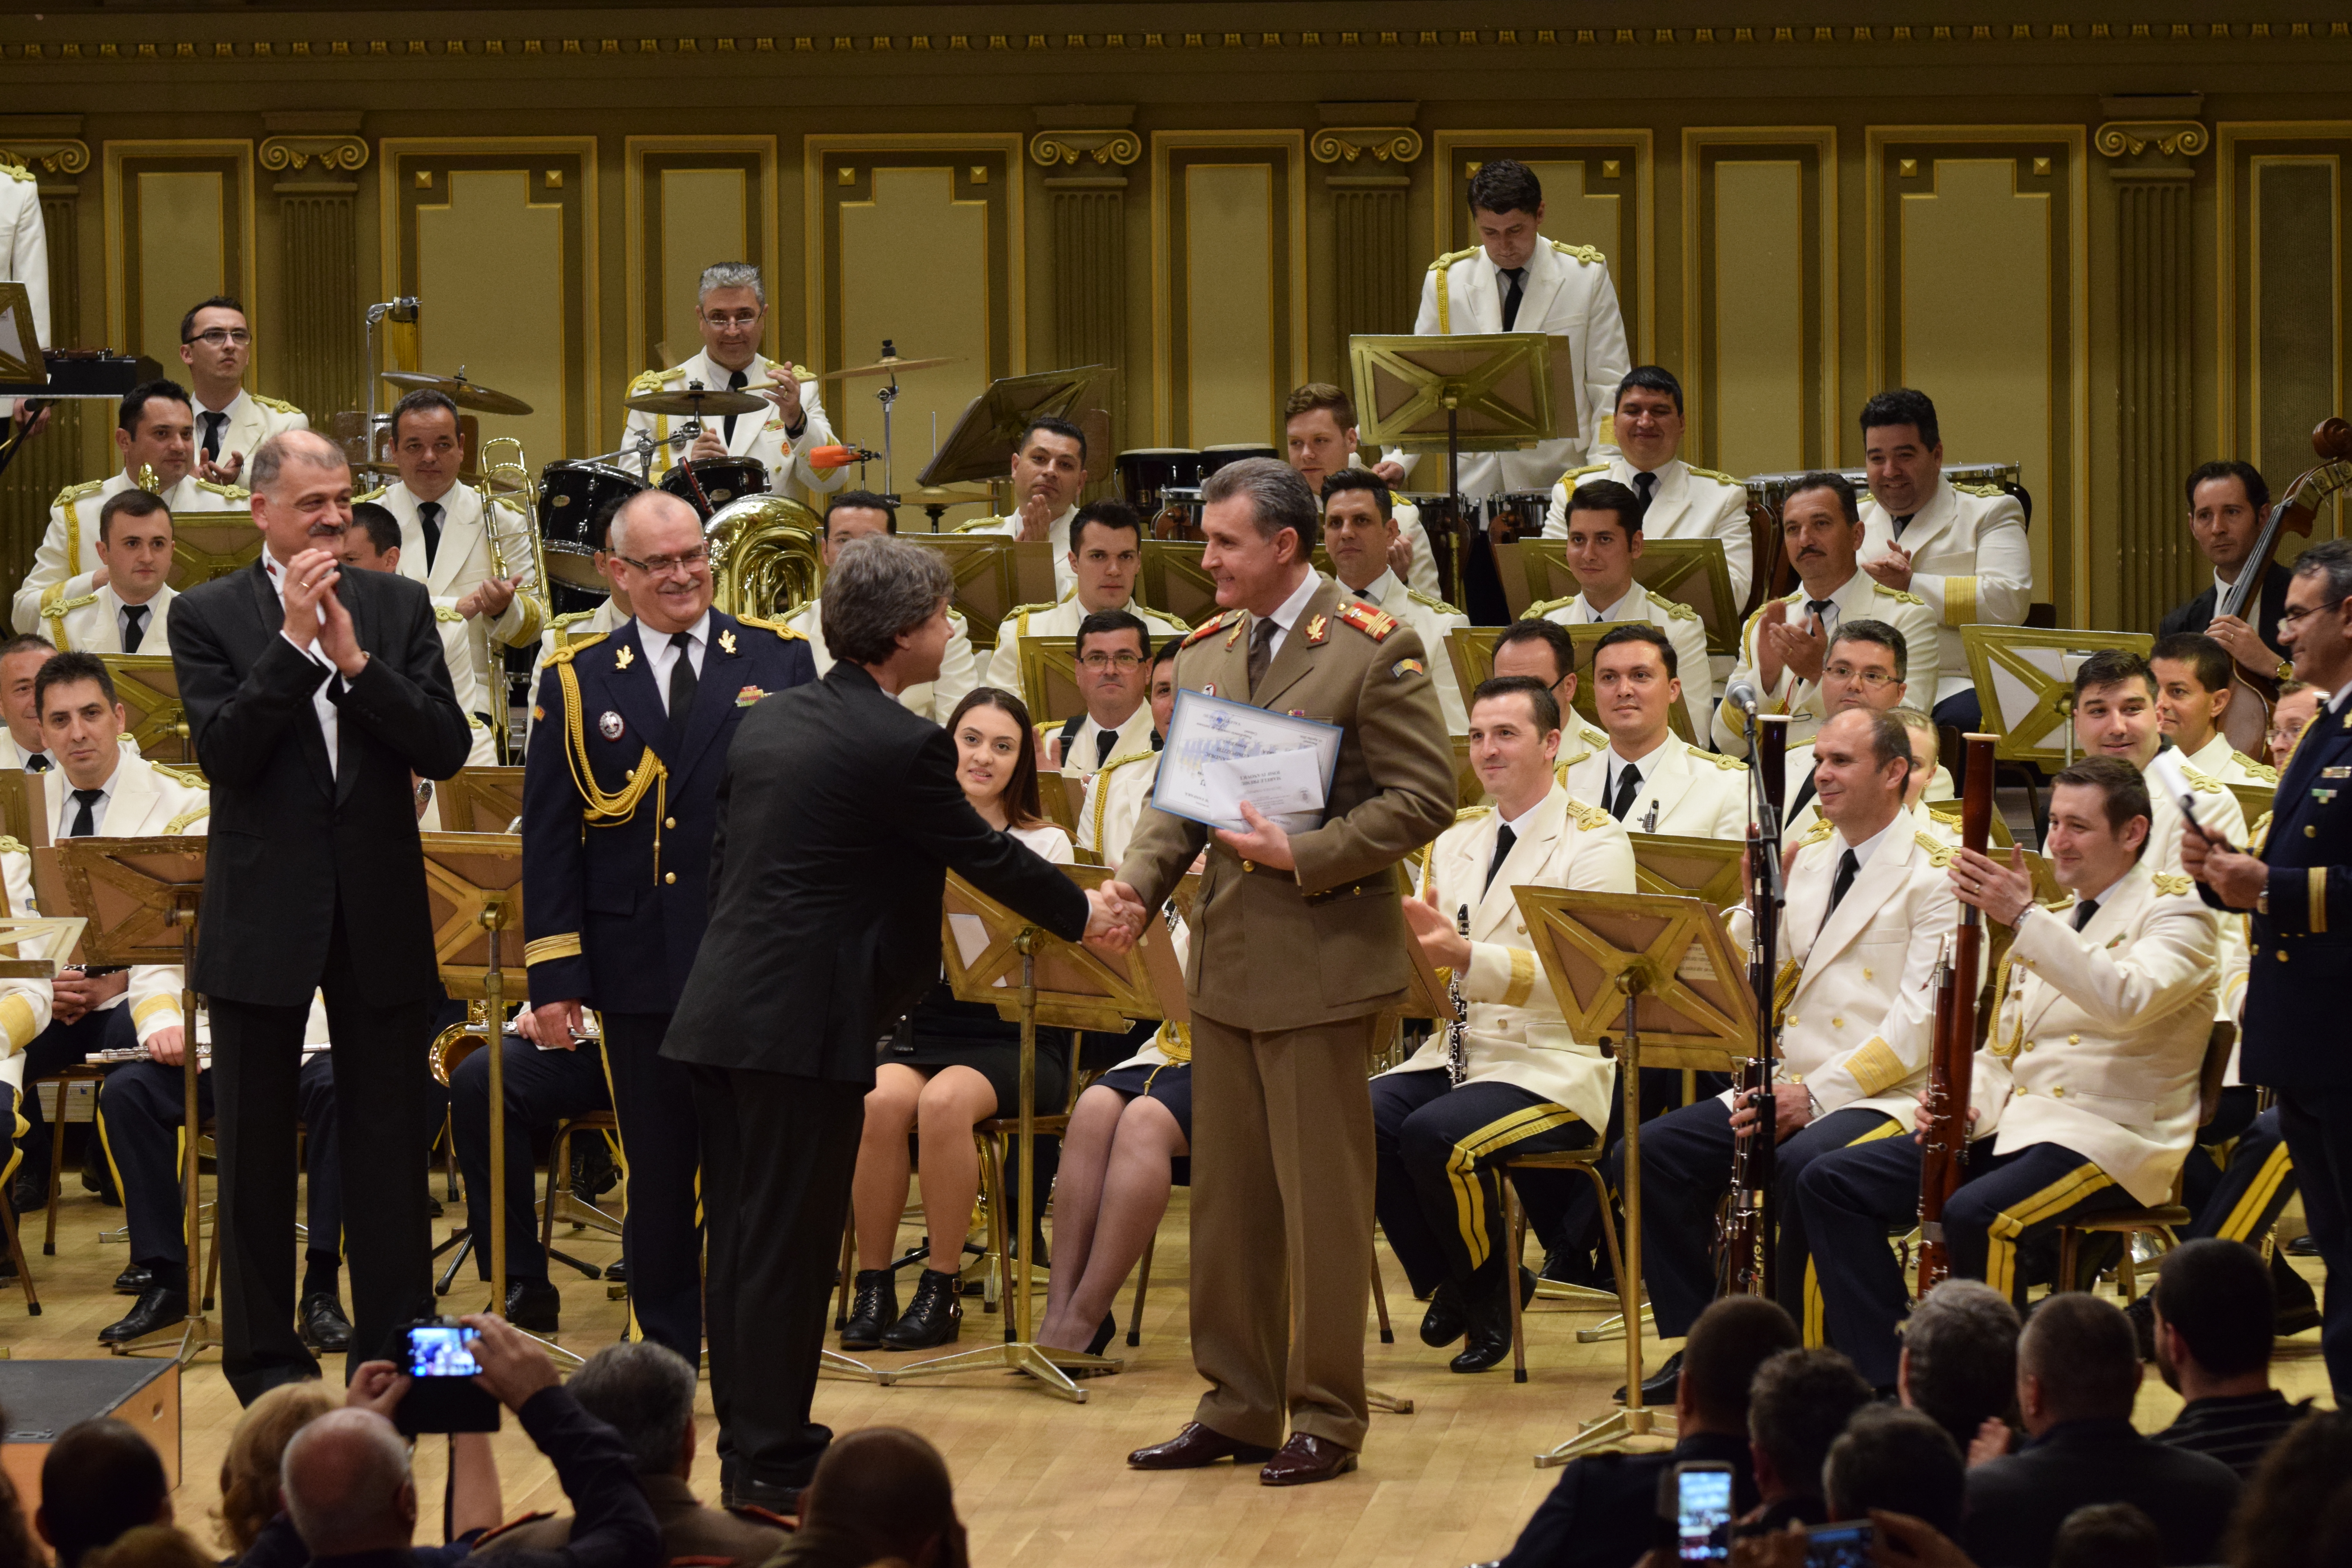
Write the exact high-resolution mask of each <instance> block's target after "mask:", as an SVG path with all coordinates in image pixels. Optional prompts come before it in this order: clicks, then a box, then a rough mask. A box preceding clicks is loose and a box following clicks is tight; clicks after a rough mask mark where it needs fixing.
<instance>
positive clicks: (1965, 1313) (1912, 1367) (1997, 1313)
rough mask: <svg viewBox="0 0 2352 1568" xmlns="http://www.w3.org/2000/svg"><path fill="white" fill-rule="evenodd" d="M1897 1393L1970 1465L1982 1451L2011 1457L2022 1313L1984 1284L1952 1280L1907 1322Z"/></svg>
mask: <svg viewBox="0 0 2352 1568" xmlns="http://www.w3.org/2000/svg"><path fill="white" fill-rule="evenodd" d="M1895 1390H1896V1392H1897V1393H1898V1394H1900V1395H1901V1396H1902V1400H1903V1403H1904V1404H1906V1405H1910V1406H1911V1407H1912V1408H1913V1409H1915V1410H1920V1411H1924V1412H1926V1413H1927V1415H1930V1416H1932V1417H1934V1419H1935V1421H1936V1424H1937V1426H1941V1427H1943V1429H1944V1430H1945V1431H1946V1432H1948V1433H1949V1434H1951V1438H1952V1441H1953V1442H1954V1443H1956V1444H1958V1446H1959V1449H1960V1453H1961V1456H1962V1457H1963V1458H1969V1460H1970V1462H1971V1463H1973V1462H1974V1455H1973V1454H1972V1452H1971V1450H1972V1449H1973V1448H1974V1447H1976V1446H1977V1445H1979V1444H1982V1445H1984V1446H1985V1447H1987V1448H1989V1449H1990V1451H1991V1453H1992V1454H1994V1455H1998V1454H2000V1453H2003V1452H2006V1451H2007V1449H2008V1447H2009V1423H2008V1415H2009V1413H2010V1411H2011V1409H2012V1408H2013V1407H2014V1406H2015V1405H2016V1404H2017V1309H2016V1308H2015V1307H2013V1306H2011V1304H2010V1300H2009V1298H2008V1297H2006V1296H2004V1295H2002V1294H2001V1293H2000V1291H1998V1290H1996V1289H1993V1288H1992V1287H1991V1286H1990V1285H1988V1284H1986V1283H1985V1282H1984V1281H1982V1280H1981V1279H1947V1280H1945V1281H1944V1282H1943V1283H1942V1284H1940V1285H1938V1286H1937V1287H1936V1288H1935V1289H1932V1290H1930V1291H1928V1292H1927V1295H1926V1296H1925V1297H1924V1298H1922V1299H1921V1300H1920V1301H1919V1304H1918V1305H1917V1306H1916V1307H1914V1308H1912V1309H1911V1316H1910V1317H1909V1318H1908V1319H1907V1320H1906V1321H1905V1322H1904V1325H1903V1353H1902V1357H1901V1359H1900V1360H1899V1361H1897V1362H1896V1363H1895Z"/></svg>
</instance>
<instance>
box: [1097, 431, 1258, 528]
mask: <svg viewBox="0 0 2352 1568" xmlns="http://www.w3.org/2000/svg"><path fill="white" fill-rule="evenodd" d="M1281 456H1282V454H1281V453H1280V452H1278V451H1276V449H1275V448H1274V447H1268V446H1265V445H1264V444H1263V443H1261V442H1255V441H1234V442H1227V443H1224V444H1223V445H1219V446H1214V447H1198V448H1195V447H1133V448H1130V449H1129V450H1128V451H1124V452H1121V453H1120V454H1119V455H1118V462H1117V464H1116V467H1117V468H1118V483H1119V489H1120V490H1121V491H1122V492H1123V493H1124V494H1125V495H1126V497H1127V504H1128V505H1129V506H1131V507H1133V508H1134V509H1135V510H1137V511H1138V512H1139V513H1141V514H1142V515H1143V517H1145V518H1146V519H1147V520H1149V521H1150V527H1151V537H1152V538H1154V539H1191V540H1197V539H1199V538H1200V537H1201V485H1202V481H1203V480H1205V479H1208V477H1209V476H1210V475H1211V474H1213V473H1215V472H1216V471H1217V470H1218V469H1219V468H1223V467H1224V466H1225V465H1226V464H1228V463H1237V462H1239V461H1241V460H1242V459H1243V458H1279V457H1281Z"/></svg>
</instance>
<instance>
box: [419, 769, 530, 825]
mask: <svg viewBox="0 0 2352 1568" xmlns="http://www.w3.org/2000/svg"><path fill="white" fill-rule="evenodd" d="M433 798H434V799H435V800H436V801H437V802H439V803H440V806H441V828H442V831H443V832H445V833H504V832H506V831H507V830H508V829H509V827H510V826H513V824H514V823H515V821H516V820H517V819H518V818H520V816H522V770H521V769H520V768H508V767H488V768H460V769H458V770H457V773H454V774H452V775H451V776H450V777H448V778H446V779H445V780H443V781H442V782H441V783H439V784H436V785H434V786H433Z"/></svg>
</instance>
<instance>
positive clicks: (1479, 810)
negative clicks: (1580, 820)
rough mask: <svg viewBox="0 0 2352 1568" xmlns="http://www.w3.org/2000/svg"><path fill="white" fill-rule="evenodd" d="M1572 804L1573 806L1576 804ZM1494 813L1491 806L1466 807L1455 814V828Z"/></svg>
mask: <svg viewBox="0 0 2352 1568" xmlns="http://www.w3.org/2000/svg"><path fill="white" fill-rule="evenodd" d="M1570 804H1571V805H1573V804H1574V802H1570ZM1494 811H1495V808H1494V807H1493V806H1491V805H1465V806H1464V807H1462V808H1461V809H1460V810H1459V811H1456V812H1455V813H1454V826H1456V827H1459V826H1462V825H1463V824H1464V823H1465V822H1475V821H1477V820H1478V819H1479V818H1480V817H1482V816H1492V815H1494Z"/></svg>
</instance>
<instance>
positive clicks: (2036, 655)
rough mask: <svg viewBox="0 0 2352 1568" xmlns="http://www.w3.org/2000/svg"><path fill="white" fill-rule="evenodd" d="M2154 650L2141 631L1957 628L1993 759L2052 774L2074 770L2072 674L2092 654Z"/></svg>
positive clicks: (2146, 636) (2145, 655)
mask: <svg viewBox="0 0 2352 1568" xmlns="http://www.w3.org/2000/svg"><path fill="white" fill-rule="evenodd" d="M2155 644H2156V639H2155V638H2154V637H2150V636H2148V635H2147V633H2146V632H2093V631H2066V630H2054V631H2053V630H2042V629H2040V628H2037V627H2033V626H1962V627H1961V628H1960V646H1961V647H1963V648H1965V649H1966V650H1967V652H1968V657H1969V679H1970V680H1971V681H1973V682H1974V683H1975V685H1976V689H1977V696H1978V698H1979V700H1980V702H1981V703H1982V705H1983V708H1984V727H1985V730H1986V731H1988V732H1990V733H1991V734H1994V735H1998V736H1999V737H2000V743H1999V744H1998V745H1996V746H1995V747H1994V749H1993V755H1994V756H1995V757H1997V758H1998V759H2000V761H2001V762H2004V763H2036V764H2038V765H2040V766H2042V767H2047V768H2050V769H2052V770H2053V771H2055V770H2056V769H2059V768H2063V767H2069V766H2071V765H2073V763H2074V672H2075V671H2076V670H2078V669H2080V668H2082V667H2083V665H2084V662H2085V661H2086V660H2088V659H2089V658H2090V657H2091V656H2092V655H2093V654H2095V653H2104V652H2105V651H2107V650H2108V649H2110V648H2121V649H2123V650H2124V651H2126V652H2127V653H2136V654H2138V655H2140V656H2141V657H2142V658H2146V657H2147V650H2148V649H2149V648H2150V647H2154V646H2155Z"/></svg>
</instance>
